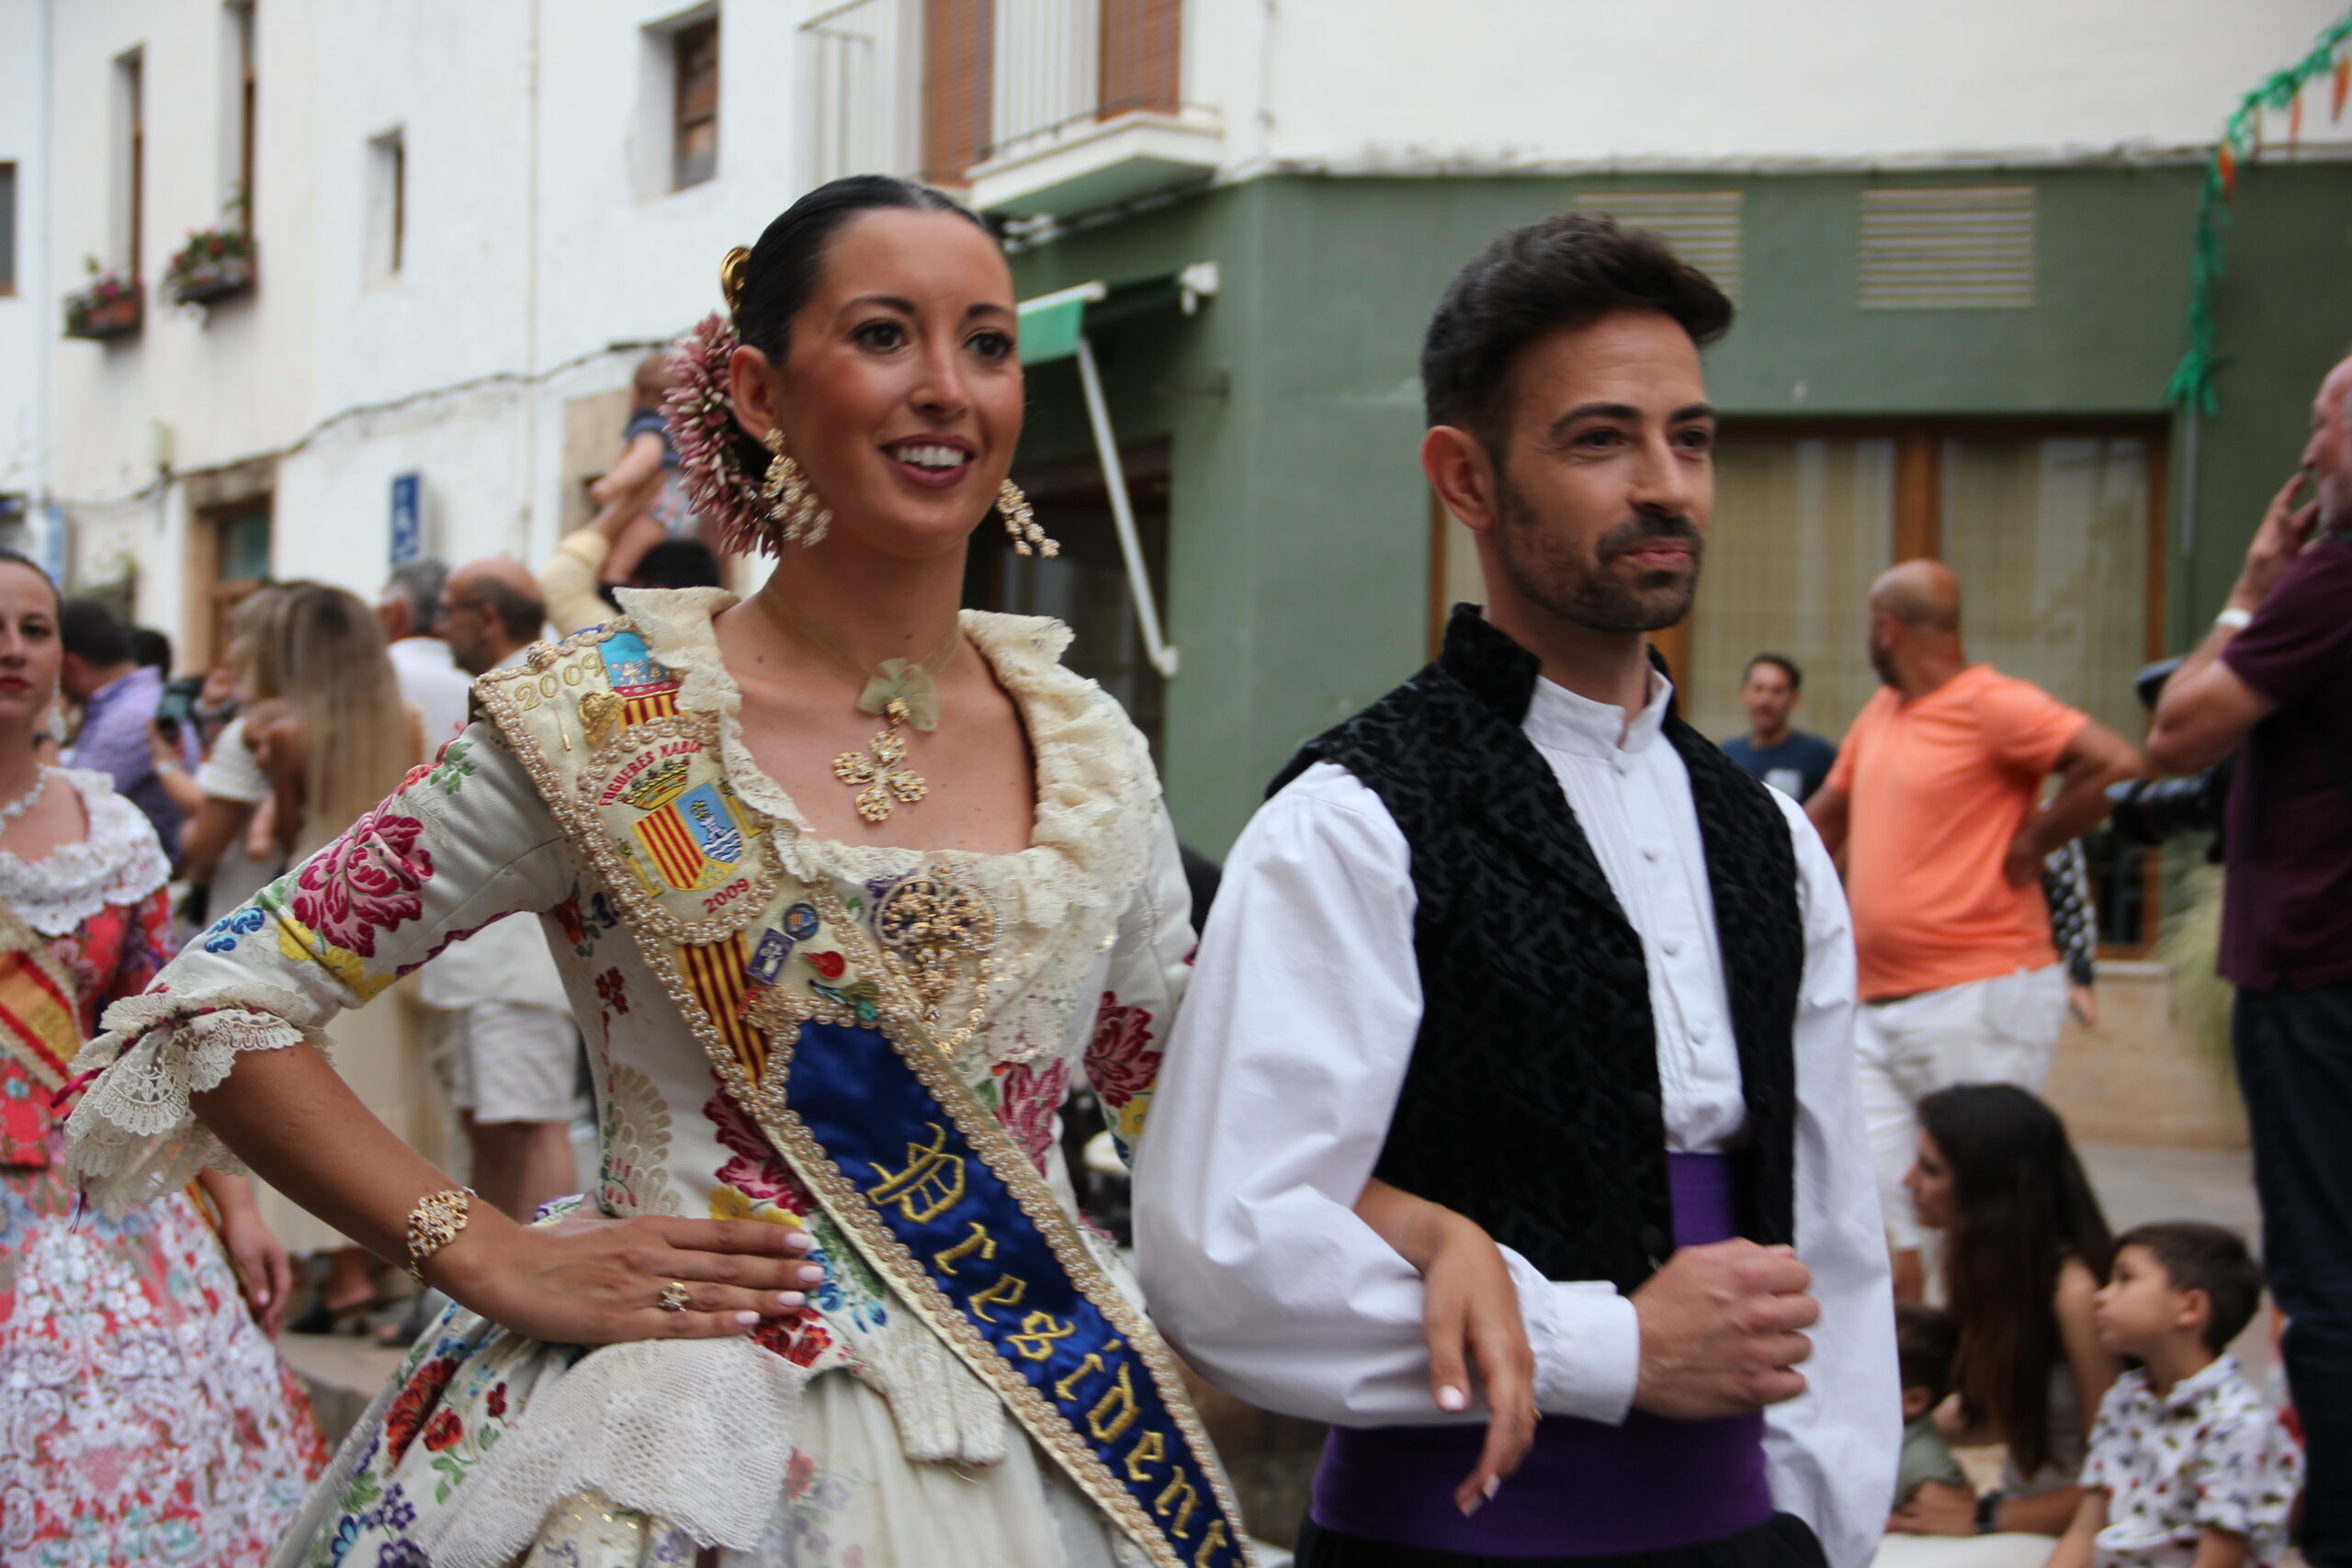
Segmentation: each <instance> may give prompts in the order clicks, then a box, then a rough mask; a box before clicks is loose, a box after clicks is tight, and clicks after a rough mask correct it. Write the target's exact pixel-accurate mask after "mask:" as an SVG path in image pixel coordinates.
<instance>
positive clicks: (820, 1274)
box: [800, 1263, 825, 1285]
mask: <svg viewBox="0 0 2352 1568" xmlns="http://www.w3.org/2000/svg"><path fill="white" fill-rule="evenodd" d="M800 1282H801V1283H802V1284H804V1285H821V1284H823V1283H824V1282H825V1271H824V1270H823V1269H820V1268H819V1267H818V1266H817V1265H815V1264H814V1263H810V1264H807V1265H804V1266H803V1267H802V1269H801V1270H800Z"/></svg>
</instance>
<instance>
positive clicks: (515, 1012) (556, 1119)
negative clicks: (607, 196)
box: [418, 560, 580, 1220]
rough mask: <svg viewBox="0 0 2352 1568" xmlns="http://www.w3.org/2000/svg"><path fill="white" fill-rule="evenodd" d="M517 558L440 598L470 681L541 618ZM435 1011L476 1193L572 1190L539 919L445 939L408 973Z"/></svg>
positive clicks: (561, 1028) (557, 986) (549, 963)
mask: <svg viewBox="0 0 2352 1568" xmlns="http://www.w3.org/2000/svg"><path fill="white" fill-rule="evenodd" d="M546 618H547V613H546V607H545V605H544V604H542V603H541V601H540V599H539V590H538V584H537V581H535V580H534V579H533V578H532V576H531V574H530V573H529V572H528V571H527V570H525V569H524V568H523V567H522V565H521V564H520V563H519V562H515V561H510V560H486V561H477V562H475V563H474V564H472V565H471V566H467V567H463V568H460V569H459V570H458V571H456V572H454V573H452V574H451V576H450V578H449V581H448V583H447V586H446V587H445V588H444V589H443V590H442V592H441V603H440V616H439V620H438V623H437V625H438V629H439V630H440V632H441V634H442V636H443V637H446V638H447V640H448V643H449V648H450V650H451V651H452V652H453V653H454V654H456V656H457V660H458V663H459V664H460V665H462V666H463V667H464V668H465V669H467V670H468V671H471V672H472V673H474V674H476V675H480V674H481V673H483V672H485V671H490V670H494V669H498V668H502V667H503V666H505V665H509V664H515V663H519V662H521V660H522V658H523V652H524V650H525V649H527V648H528V647H529V646H530V645H531V644H532V643H533V642H535V641H537V639H538V637H539V633H540V631H541V629H542V626H543V625H544V623H545V621H546ZM418 979H419V981H420V983H421V985H420V990H421V999H422V1000H423V1001H424V1004H425V1005H426V1006H427V1007H431V1008H435V1009H439V1010H442V1012H443V1014H444V1020H443V1028H444V1031H445V1032H444V1035H443V1040H442V1049H441V1053H440V1055H441V1059H442V1061H443V1062H444V1064H445V1067H444V1070H445V1072H446V1074H447V1079H448V1083H449V1098H450V1100H451V1102H452V1103H454V1104H455V1105H456V1106H457V1108H458V1117H459V1120H460V1121H461V1122H463V1123H464V1125H465V1129H466V1137H467V1140H468V1142H469V1144H470V1145H472V1150H473V1185H474V1190H475V1191H476V1192H478V1193H480V1194H481V1196H482V1197H483V1198H484V1199H486V1200H488V1201H490V1202H492V1203H493V1204H495V1205H496V1206H497V1207H498V1208H500V1209H501V1210H503V1211H504V1212H505V1213H508V1214H511V1215H513V1216H514V1217H515V1218H516V1219H520V1220H528V1219H529V1218H530V1217H531V1212H532V1211H533V1210H534V1209H536V1208H537V1207H538V1205H539V1204H541V1203H543V1202H545V1201H548V1199H550V1198H558V1197H561V1196H562V1195H563V1194H565V1193H567V1192H575V1191H578V1190H579V1187H580V1180H579V1175H578V1168H577V1165H576V1164H575V1162H574V1160H573V1158H572V1153H571V1119H572V1114H573V1111H574V1110H575V1107H576V1100H577V1098H578V1085H579V1057H580V1035H579V1031H578V1030H577V1029H576V1028H575V1027H574V1025H573V1023H572V1017H571V1002H570V1001H569V1000H568V999H567V998H566V997H565V996H564V991H563V981H562V979H561V977H560V976H559V975H558V974H557V972H556V967H555V960H554V958H553V957H552V956H550V955H549V953H548V945H547V940H546V938H545V937H544V936H543V935H541V933H540V930H539V925H538V922H537V921H536V920H530V919H512V918H510V919H503V920H501V921H499V922H498V923H497V924H495V925H492V926H490V927H488V928H486V929H484V930H482V931H477V932H476V933H475V934H474V935H472V936H469V937H468V938H466V939H465V940H464V941H462V942H452V943H450V944H449V945H448V947H447V948H445V949H444V950H443V951H442V953H441V954H440V956H439V957H437V958H435V959H434V960H433V962H432V963H430V964H426V965H425V966H424V972H423V973H422V974H421V975H420V976H418Z"/></svg>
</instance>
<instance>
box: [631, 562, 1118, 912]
mask: <svg viewBox="0 0 2352 1568" xmlns="http://www.w3.org/2000/svg"><path fill="white" fill-rule="evenodd" d="M617 597H618V598H619V600H620V604H621V608H622V609H623V610H624V611H625V612H627V614H628V617H629V620H630V622H631V624H632V625H634V626H636V627H637V631H638V635H639V637H643V638H644V639H645V646H646V649H647V650H648V651H650V653H651V654H652V655H653V657H654V658H655V659H657V660H660V661H661V662H662V663H663V664H665V665H667V666H669V668H670V669H671V671H673V672H674V673H675V674H676V675H677V676H678V678H679V682H680V684H679V690H678V703H679V705H680V706H682V707H685V708H689V709H693V710H695V711H697V712H704V713H715V714H717V715H718V716H719V724H720V744H721V746H722V748H723V750H724V753H725V756H726V761H727V771H728V774H729V778H730V779H731V780H732V782H733V783H734V785H735V790H736V793H737V794H738V795H740V796H741V798H742V799H743V800H744V801H745V802H747V803H748V804H750V805H751V806H752V807H754V808H755V809H757V810H759V811H760V812H761V813H763V815H765V816H767V817H768V818H772V819H773V820H774V821H775V823H776V824H777V827H778V835H777V839H778V848H779V849H781V850H782V851H783V852H784V855H785V858H786V863H787V865H789V866H790V868H791V870H792V871H793V874H795V875H799V876H809V875H815V874H832V875H836V876H847V877H848V878H850V879H852V880H865V878H867V877H868V876H872V875H884V874H898V873H899V872H902V871H903V869H904V864H903V863H904V862H905V861H906V860H907V858H908V857H909V856H910V855H912V854H918V853H920V852H921V849H920V846H914V847H885V846H867V845H858V844H843V843H840V842H837V841H834V840H826V839H820V838H818V837H817V836H816V835H815V834H814V833H813V832H811V831H810V829H809V824H808V820H807V818H804V817H802V816H801V814H800V808H799V807H798V806H797V805H796V804H795V803H794V802H793V799H792V797H791V796H790V795H787V794H786V793H785V791H784V789H783V788H782V786H780V785H779V784H776V782H775V780H774V779H772V778H770V777H768V775H767V774H766V773H763V772H762V771H761V770H760V768H759V765H758V764H757V763H755V762H754V761H752V755H751V752H750V750H748V749H747V748H746V747H745V745H744V744H743V728H742V717H741V715H742V694H741V691H740V690H739V689H738V688H737V686H736V684H735V679H734V677H733V676H731V675H729V673H728V672H727V667H726V665H725V664H724V663H723V662H722V661H721V660H720V659H719V653H718V637H717V636H716V634H715V632H714V631H713V628H712V625H711V622H712V620H713V618H714V617H715V616H717V615H718V614H719V613H720V612H721V611H723V610H725V609H727V608H729V606H731V605H732V604H734V603H735V595H734V594H732V593H729V592H726V591H725V590H724V589H718V588H678V589H658V588H639V589H630V588H624V589H622V590H620V591H619V592H618V595H617ZM963 625H964V634H965V636H967V637H969V638H970V639H971V641H972V645H973V646H974V647H975V648H977V649H979V651H980V654H981V656H982V657H983V658H985V659H987V660H988V661H989V665H990V666H991V667H993V668H994V670H995V671H996V676H997V679H998V681H999V682H1001V683H1002V684H1003V686H1004V689H1005V690H1006V691H1007V692H1008V693H1009V694H1011V695H1012V700H1013V702H1014V703H1015V704H1016V705H1018V706H1019V707H1020V709H1021V715H1022V718H1023V722H1024V724H1025V725H1026V727H1027V728H1028V732H1029V746H1030V750H1031V753H1032V755H1033V757H1034V759H1035V767H1036V775H1037V816H1036V820H1035V824H1034V825H1033V826H1032V828H1031V829H1030V841H1029V847H1028V848H1027V849H1025V850H1022V851H1020V852H1017V853H1014V854H1012V855H1004V856H987V855H963V854H957V855H956V856H954V857H953V858H955V859H956V860H959V861H965V862H967V863H980V864H982V865H989V864H990V863H1003V862H1011V863H1014V864H1015V865H1016V866H1017V868H1018V872H1019V874H1018V875H1017V876H1016V877H1015V878H1014V880H1015V881H1016V882H1017V883H1018V884H1019V885H1020V886H1021V888H1022V894H1023V902H1024V904H1025V906H1026V908H1025V909H1024V911H1023V915H1024V918H1025V919H1027V920H1028V921H1029V922H1030V923H1032V924H1033V925H1036V926H1040V927H1046V928H1051V927H1054V926H1057V925H1058V924H1059V923H1060V922H1061V920H1062V919H1063V918H1064V917H1065V916H1066V915H1067V914H1068V913H1069V912H1070V911H1072V910H1074V909H1077V908H1094V909H1102V908H1110V909H1113V910H1114V911H1115V910H1117V909H1119V908H1124V907H1125V904H1126V902H1127V900H1128V898H1129V897H1131V896H1132V895H1133V893H1134V891H1135V888H1136V885H1137V884H1138V883H1139V882H1140V881H1141V880H1142V877H1143V874H1144V871H1145V869H1146V867H1147V866H1148V863H1149V861H1150V852H1151V826H1150V824H1151V811H1152V807H1153V806H1154V805H1155V804H1156V802H1157V801H1158V799H1159V775H1158V774H1157V773H1155V772H1154V770H1153V768H1152V765H1151V757H1150V752H1149V750H1148V749H1147V748H1146V746H1145V745H1144V742H1143V738H1142V736H1141V735H1140V734H1138V733H1137V731H1136V728H1135V726H1134V725H1133V724H1131V723H1129V722H1128V720H1127V716H1126V715H1125V712H1124V711H1122V710H1121V708H1120V707H1119V705H1118V704H1117V703H1115V702H1114V701H1113V700H1112V699H1111V697H1110V696H1109V695H1108V694H1106V693H1104V692H1103V689H1102V688H1101V687H1100V686H1098V685H1097V684H1095V682H1092V681H1090V680H1087V679H1086V678H1085V677H1083V676H1081V675H1079V674H1076V673H1074V672H1073V671H1069V670H1067V669H1064V668H1063V667H1062V663H1061V656H1062V653H1063V650H1064V649H1068V648H1069V640H1070V631H1069V627H1068V626H1064V625H1062V624H1061V623H1060V622H1059V621H1057V620H1053V619H1051V618H1049V617H1046V616H1043V615H1002V614H998V613H995V612H992V611H986V610H966V611H965V612H964V613H963Z"/></svg>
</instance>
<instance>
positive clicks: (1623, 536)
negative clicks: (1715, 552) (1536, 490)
mask: <svg viewBox="0 0 2352 1568" xmlns="http://www.w3.org/2000/svg"><path fill="white" fill-rule="evenodd" d="M1496 489H1497V492H1498V499H1499V500H1500V502H1502V509H1501V518H1500V522H1501V526H1500V527H1498V528H1497V529H1496V530H1495V552H1496V554H1497V555H1498V556H1499V557H1500V558H1501V559H1502V563H1503V575H1504V576H1506V577H1508V578H1510V585H1511V587H1512V588H1513V589H1514V590H1516V591H1517V592H1518V593H1519V595H1520V596H1521V598H1523V599H1525V600H1527V601H1529V602H1530V603H1531V604H1535V605H1537V606H1539V607H1541V608H1542V609H1544V611H1546V612H1547V613H1549V614H1551V615H1557V616H1558V617H1559V618H1560V619H1562V620H1564V621H1566V622H1568V623H1570V624H1571V625H1573V626H1583V627H1585V628H1586V629H1587V630H1589V631H1596V632H1611V633H1622V632H1655V631H1663V630H1665V629H1666V628H1667V627H1668V626H1673V625H1675V624H1676V623H1677V622H1679V621H1680V620H1681V619H1682V617H1683V616H1685V615H1689V614H1690V613H1691V597H1692V596H1693V595H1694V594H1696V593H1697V592H1698V590H1699V563H1700V560H1701V558H1702V556H1703V554H1704V553H1705V550H1706V540H1705V539H1704V538H1702V536H1700V533H1699V525H1697V524H1695V523H1693V522H1692V521H1691V519H1690V517H1689V516H1688V515H1687V514H1685V513H1670V514H1667V515H1660V514H1658V513H1649V512H1644V513H1635V514H1634V516H1633V517H1631V518H1629V519H1627V520H1626V521H1625V522H1623V523H1620V524H1618V525H1616V526H1614V527H1612V528H1611V529H1610V530H1609V531H1608V532H1607V533H1605V534H1603V535H1601V536H1600V538H1599V539H1598V540H1596V541H1595V542H1594V544H1593V552H1592V559H1591V561H1590V562H1589V563H1588V562H1585V561H1579V560H1577V559H1574V558H1572V556H1571V555H1570V552H1569V550H1568V548H1567V547H1565V546H1564V545H1562V544H1561V543H1560V542H1559V541H1557V540H1555V539H1553V538H1550V537H1548V536H1545V534H1544V532H1543V529H1542V526H1541V525H1539V524H1538V523H1537V522H1536V519H1535V512H1534V508H1532V507H1531V506H1530V505H1528V503H1527V498H1526V497H1525V496H1523V495H1521V493H1520V492H1519V490H1518V488H1517V487H1516V486H1514V485H1513V484H1512V483H1511V482H1510V476H1509V475H1507V474H1503V473H1499V472H1498V474H1497V475H1496ZM1660 539H1672V540H1675V541H1677V542H1679V543H1680V544H1684V545H1687V546H1689V547H1690V549H1691V574H1690V576H1688V577H1687V578H1684V579H1683V580H1682V581H1680V582H1679V583H1675V582H1674V581H1673V574H1672V573H1670V572H1645V573H1644V574H1642V577H1641V578H1637V579H1636V580H1635V581H1634V583H1631V584H1628V583H1626V582H1624V581H1620V580H1619V579H1617V578H1615V577H1613V576H1611V574H1610V571H1609V568H1610V566H1611V564H1612V563H1613V562H1615V561H1616V560H1617V558H1619V557H1621V556H1624V555H1628V554H1630V553H1632V552H1633V551H1634V550H1636V549H1639V548H1640V547H1643V546H1644V545H1647V544H1652V543H1655V542H1656V541H1657V540H1660ZM1645 580H1646V581H1649V582H1650V583H1651V585H1652V586H1651V592H1650V594H1648V595H1645V594H1644V593H1643V592H1641V591H1640V585H1641V583H1642V582H1643V581H1645ZM1660 594H1662V595H1663V596H1662V597H1661V596H1658V595H1660Z"/></svg>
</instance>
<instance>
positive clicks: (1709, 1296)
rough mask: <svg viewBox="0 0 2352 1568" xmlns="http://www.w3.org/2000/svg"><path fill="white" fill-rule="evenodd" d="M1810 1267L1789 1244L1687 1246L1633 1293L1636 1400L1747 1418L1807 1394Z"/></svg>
mask: <svg viewBox="0 0 2352 1568" xmlns="http://www.w3.org/2000/svg"><path fill="white" fill-rule="evenodd" d="M1812 1285H1813V1272H1812V1270H1810V1269H1807V1268H1806V1267H1805V1266H1804V1264H1802V1263H1800V1262H1798V1261H1797V1258H1796V1254H1795V1253H1794V1252H1793V1251H1792V1250H1791V1249H1790V1248H1788V1247H1758V1246H1757V1245H1756V1244H1755V1243H1754V1242H1752V1241H1719V1242H1716V1243H1714V1244H1713V1245H1712V1246H1708V1247H1684V1248H1683V1249H1682V1250H1680V1251H1679V1252H1677V1253H1676V1254H1675V1255H1674V1256H1673V1257H1672V1258H1669V1259H1668V1261H1667V1265H1666V1267H1665V1268H1663V1269H1659V1270H1658V1271H1657V1273H1656V1274H1654V1275H1652V1276H1651V1277H1650V1279H1649V1280H1648V1281H1647V1282H1646V1283H1645V1284H1644V1285H1643V1286H1642V1288H1641V1289H1640V1290H1638V1291H1635V1292H1634V1298H1633V1299H1634V1313H1635V1314H1636V1315H1637V1316H1638V1317H1639V1318H1640V1320H1641V1327H1642V1368H1641V1373H1640V1377H1639V1380H1638V1381H1637V1382H1635V1384H1634V1404H1635V1405H1636V1406H1637V1407H1639V1408H1641V1409H1643V1410H1646V1411H1648V1412H1649V1413H1650V1414H1651V1415H1653V1416H1668V1417H1670V1418H1672V1419H1674V1420H1678V1421H1706V1420H1713V1419H1714V1418H1716V1417H1718V1416H1744V1415H1746V1414H1747V1412H1749V1411H1751V1410H1760V1409H1762V1408H1763V1407H1764V1406H1765V1405H1768V1404H1780V1403H1781V1401H1782V1400H1787V1399H1794V1398H1795V1397H1796V1396H1797V1395H1798V1394H1800V1393H1804V1374H1803V1373H1802V1372H1799V1371H1796V1370H1795V1369H1796V1366H1797V1363H1798V1362H1800V1361H1803V1360H1804V1359H1805V1358H1806V1357H1808V1356H1810V1355H1812V1354H1813V1344H1812V1341H1810V1340H1808V1339H1807V1338H1805V1337H1804V1334H1803V1333H1801V1332H1800V1330H1803V1329H1805V1328H1810V1327H1811V1326H1813V1325H1814V1324H1815V1322H1816V1321H1817V1320H1818V1319H1819V1318H1820V1316H1821V1307H1820V1304H1819V1303H1816V1302H1815V1300H1814V1299H1813V1297H1812V1296H1810V1295H1808V1294H1807V1293H1806V1292H1808V1291H1809V1290H1810V1289H1811V1288H1812Z"/></svg>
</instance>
